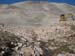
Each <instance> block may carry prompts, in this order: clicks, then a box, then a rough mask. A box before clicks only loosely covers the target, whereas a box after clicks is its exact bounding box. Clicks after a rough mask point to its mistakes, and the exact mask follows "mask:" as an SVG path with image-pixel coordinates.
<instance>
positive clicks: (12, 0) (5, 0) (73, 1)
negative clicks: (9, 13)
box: [0, 0, 75, 5]
mask: <svg viewBox="0 0 75 56" xmlns="http://www.w3.org/2000/svg"><path fill="white" fill-rule="evenodd" d="M20 1H27V0H0V3H5V4H10V3H15V2H20ZM32 1H48V2H64V3H69V4H72V5H75V0H32Z"/></svg>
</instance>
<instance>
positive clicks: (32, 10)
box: [0, 2, 75, 26]
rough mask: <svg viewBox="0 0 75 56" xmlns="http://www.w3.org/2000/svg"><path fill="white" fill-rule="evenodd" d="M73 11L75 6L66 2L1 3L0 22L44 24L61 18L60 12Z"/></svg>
mask: <svg viewBox="0 0 75 56" xmlns="http://www.w3.org/2000/svg"><path fill="white" fill-rule="evenodd" d="M67 13H72V14H74V15H75V7H74V6H72V5H69V4H66V3H48V2H35V3H34V2H20V3H15V4H10V5H0V22H1V23H4V24H6V25H25V26H43V25H47V24H50V23H52V22H57V21H58V20H59V16H60V14H67Z"/></svg>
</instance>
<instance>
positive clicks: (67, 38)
mask: <svg viewBox="0 0 75 56" xmlns="http://www.w3.org/2000/svg"><path fill="white" fill-rule="evenodd" d="M1 30H3V31H4V32H5V31H7V32H10V33H11V34H14V35H16V36H17V37H19V38H20V39H21V41H20V42H21V43H19V45H21V44H23V46H22V47H21V49H20V50H21V51H22V52H23V53H24V55H26V56H30V55H31V54H32V55H34V54H35V53H34V51H35V50H37V52H38V54H41V55H43V56H45V55H46V56H47V55H52V56H53V55H54V56H57V54H59V53H62V52H63V53H65V54H67V53H68V54H70V53H71V54H75V42H74V41H75V24H74V21H72V22H59V23H54V24H52V25H48V26H43V27H37V28H36V27H32V28H31V27H26V26H25V27H24V26H16V27H10V26H9V27H8V26H5V27H3V28H2V29H1ZM13 37H14V36H13ZM13 37H12V38H13ZM9 38H10V36H8V39H9ZM15 38H16V37H15ZM4 41H5V40H4ZM8 41H9V40H8ZM15 41H16V40H15ZM18 42H19V41H18ZM19 45H18V46H19ZM18 46H17V47H16V48H18ZM15 50H17V49H15Z"/></svg>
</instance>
